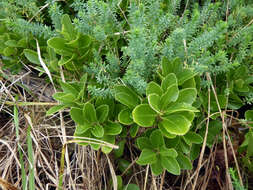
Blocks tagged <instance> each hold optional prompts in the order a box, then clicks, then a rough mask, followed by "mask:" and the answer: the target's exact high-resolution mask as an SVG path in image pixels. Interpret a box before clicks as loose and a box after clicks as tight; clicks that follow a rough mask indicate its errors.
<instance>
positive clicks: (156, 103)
mask: <svg viewBox="0 0 253 190" xmlns="http://www.w3.org/2000/svg"><path fill="white" fill-rule="evenodd" d="M148 103H149V105H150V107H151V108H152V109H153V110H155V111H156V112H158V113H160V96H158V95H157V94H150V95H149V96H148Z"/></svg>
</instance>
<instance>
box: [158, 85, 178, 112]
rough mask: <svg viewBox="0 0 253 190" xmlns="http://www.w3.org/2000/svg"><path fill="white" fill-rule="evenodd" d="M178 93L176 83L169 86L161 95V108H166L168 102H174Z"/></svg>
mask: <svg viewBox="0 0 253 190" xmlns="http://www.w3.org/2000/svg"><path fill="white" fill-rule="evenodd" d="M178 94H179V90H178V87H177V85H172V86H170V87H169V88H168V89H167V91H166V92H165V93H164V94H163V95H162V97H161V100H160V104H161V107H162V109H164V108H166V107H167V106H168V104H169V103H171V102H175V101H176V100H177V98H178Z"/></svg>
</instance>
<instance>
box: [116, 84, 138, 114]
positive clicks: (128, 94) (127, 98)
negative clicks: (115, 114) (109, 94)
mask: <svg viewBox="0 0 253 190" xmlns="http://www.w3.org/2000/svg"><path fill="white" fill-rule="evenodd" d="M114 91H115V99H116V100H117V101H119V102H120V103H122V104H124V105H126V106H128V107H129V108H130V109H133V108H134V107H135V106H137V105H138V104H140V99H139V96H138V95H137V94H136V93H135V92H134V91H133V90H132V89H130V88H128V87H126V86H123V85H118V86H115V87H114Z"/></svg>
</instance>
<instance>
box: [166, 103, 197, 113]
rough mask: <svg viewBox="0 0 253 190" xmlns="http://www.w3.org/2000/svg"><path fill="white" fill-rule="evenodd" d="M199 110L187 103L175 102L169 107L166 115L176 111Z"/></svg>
mask: <svg viewBox="0 0 253 190" xmlns="http://www.w3.org/2000/svg"><path fill="white" fill-rule="evenodd" d="M185 111H188V112H198V110H197V109H196V108H195V107H193V106H191V105H189V104H186V103H174V104H171V105H170V106H169V107H168V108H167V109H166V112H165V113H166V115H168V114H172V113H176V112H185Z"/></svg>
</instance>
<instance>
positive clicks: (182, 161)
mask: <svg viewBox="0 0 253 190" xmlns="http://www.w3.org/2000/svg"><path fill="white" fill-rule="evenodd" d="M176 159H177V161H178V163H179V165H180V168H181V169H184V170H191V169H192V163H191V160H190V159H189V158H188V157H187V156H185V155H184V154H183V153H181V152H179V153H178V156H177V158H176Z"/></svg>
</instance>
